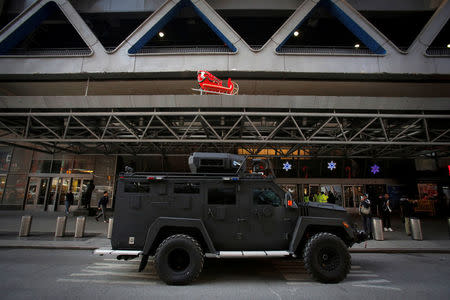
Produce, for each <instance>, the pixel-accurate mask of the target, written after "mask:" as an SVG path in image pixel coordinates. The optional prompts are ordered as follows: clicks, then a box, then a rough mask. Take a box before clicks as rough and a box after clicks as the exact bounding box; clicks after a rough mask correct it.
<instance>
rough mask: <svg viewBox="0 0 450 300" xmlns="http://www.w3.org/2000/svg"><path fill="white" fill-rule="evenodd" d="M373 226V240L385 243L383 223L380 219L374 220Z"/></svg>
mask: <svg viewBox="0 0 450 300" xmlns="http://www.w3.org/2000/svg"><path fill="white" fill-rule="evenodd" d="M372 225H373V230H372V231H373V238H374V239H375V240H376V241H383V240H384V234H383V222H381V219H380V218H372Z"/></svg>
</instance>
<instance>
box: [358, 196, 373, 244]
mask: <svg viewBox="0 0 450 300" xmlns="http://www.w3.org/2000/svg"><path fill="white" fill-rule="evenodd" d="M359 214H360V215H361V217H362V221H363V227H364V232H365V233H366V235H367V236H368V237H369V239H373V236H372V215H371V209H370V200H369V198H368V197H367V194H364V195H362V196H361V202H360V203H359Z"/></svg>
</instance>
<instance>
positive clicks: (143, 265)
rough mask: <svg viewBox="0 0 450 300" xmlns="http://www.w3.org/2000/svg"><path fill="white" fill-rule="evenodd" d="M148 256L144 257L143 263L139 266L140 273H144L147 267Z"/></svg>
mask: <svg viewBox="0 0 450 300" xmlns="http://www.w3.org/2000/svg"><path fill="white" fill-rule="evenodd" d="M148 257H149V256H148V255H142V259H141V263H140V264H139V272H142V271H143V270H144V269H145V267H146V266H147V262H148Z"/></svg>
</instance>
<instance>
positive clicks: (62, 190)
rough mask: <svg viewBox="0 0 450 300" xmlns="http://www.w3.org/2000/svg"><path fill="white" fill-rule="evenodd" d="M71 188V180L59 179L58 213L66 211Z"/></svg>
mask: <svg viewBox="0 0 450 300" xmlns="http://www.w3.org/2000/svg"><path fill="white" fill-rule="evenodd" d="M69 188H70V178H59V180H58V193H57V198H56V199H57V203H58V207H57V210H58V211H64V209H65V205H64V202H65V201H66V194H67V192H68V191H69Z"/></svg>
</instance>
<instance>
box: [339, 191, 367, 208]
mask: <svg viewBox="0 0 450 300" xmlns="http://www.w3.org/2000/svg"><path fill="white" fill-rule="evenodd" d="M363 189H364V187H363V186H362V185H344V204H345V205H344V207H345V208H354V209H357V208H358V207H359V202H360V201H361V195H362V194H363Z"/></svg>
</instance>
